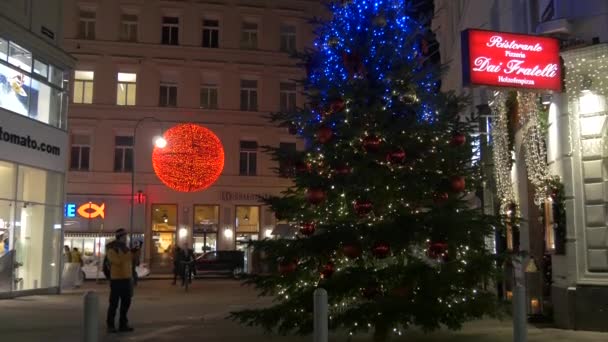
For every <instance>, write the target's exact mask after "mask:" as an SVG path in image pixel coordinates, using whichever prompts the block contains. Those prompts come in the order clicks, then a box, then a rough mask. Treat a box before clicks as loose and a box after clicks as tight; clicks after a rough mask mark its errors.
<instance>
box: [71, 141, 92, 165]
mask: <svg viewBox="0 0 608 342" xmlns="http://www.w3.org/2000/svg"><path fill="white" fill-rule="evenodd" d="M90 153H91V144H90V137H89V136H88V135H80V134H74V135H72V149H71V151H70V170H72V171H89V160H90Z"/></svg>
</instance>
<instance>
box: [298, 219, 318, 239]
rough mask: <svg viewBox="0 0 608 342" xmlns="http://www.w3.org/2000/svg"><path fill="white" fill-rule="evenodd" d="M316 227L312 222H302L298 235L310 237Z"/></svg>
mask: <svg viewBox="0 0 608 342" xmlns="http://www.w3.org/2000/svg"><path fill="white" fill-rule="evenodd" d="M316 229H317V225H316V224H315V223H314V222H304V223H302V225H301V226H300V233H302V235H305V236H311V235H312V234H314V233H315V230H316Z"/></svg>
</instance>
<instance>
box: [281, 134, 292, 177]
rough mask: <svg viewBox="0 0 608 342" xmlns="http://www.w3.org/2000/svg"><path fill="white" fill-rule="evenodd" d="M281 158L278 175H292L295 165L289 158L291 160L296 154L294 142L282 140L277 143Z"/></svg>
mask: <svg viewBox="0 0 608 342" xmlns="http://www.w3.org/2000/svg"><path fill="white" fill-rule="evenodd" d="M279 152H280V154H281V159H280V160H279V175H280V176H281V177H292V176H294V173H295V169H294V167H295V165H294V164H293V163H292V162H289V160H292V159H293V158H294V156H295V154H296V143H285V142H282V143H281V144H280V145H279Z"/></svg>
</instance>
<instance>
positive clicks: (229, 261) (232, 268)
mask: <svg viewBox="0 0 608 342" xmlns="http://www.w3.org/2000/svg"><path fill="white" fill-rule="evenodd" d="M244 266H245V253H243V252H242V251H213V252H207V253H204V254H203V255H201V256H199V257H198V258H196V260H195V268H196V274H197V276H201V275H205V274H214V273H216V274H217V273H222V274H223V273H227V274H230V275H232V276H233V277H237V276H238V275H239V274H241V273H243V269H244Z"/></svg>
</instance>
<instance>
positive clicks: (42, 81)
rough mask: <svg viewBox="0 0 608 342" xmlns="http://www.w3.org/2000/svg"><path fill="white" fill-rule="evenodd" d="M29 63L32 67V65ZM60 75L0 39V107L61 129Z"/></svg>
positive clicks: (63, 123) (63, 121)
mask: <svg viewBox="0 0 608 342" xmlns="http://www.w3.org/2000/svg"><path fill="white" fill-rule="evenodd" d="M32 61H33V65H32ZM62 83H63V71H61V70H60V69H58V68H56V67H54V66H52V65H49V64H47V63H44V62H42V61H40V60H37V59H34V60H33V59H32V54H31V53H30V52H29V51H27V50H26V49H24V48H22V47H21V46H19V45H17V44H14V43H13V42H9V41H7V40H4V39H0V107H1V108H4V109H7V110H9V111H12V112H15V113H18V114H21V115H24V116H28V117H30V118H32V119H35V120H38V121H41V122H44V123H46V124H49V125H51V126H55V127H59V128H62V129H65V127H66V118H65V115H66V114H65V112H66V109H67V108H66V103H65V101H66V100H67V97H66V96H65V92H64V90H63V89H62V88H61V87H62V86H63V84H62Z"/></svg>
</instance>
